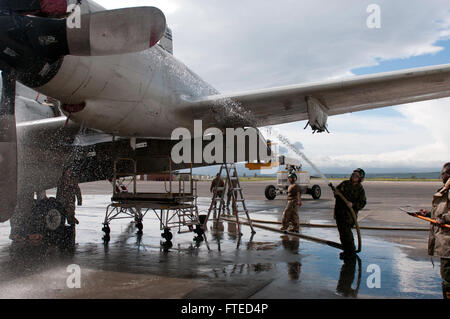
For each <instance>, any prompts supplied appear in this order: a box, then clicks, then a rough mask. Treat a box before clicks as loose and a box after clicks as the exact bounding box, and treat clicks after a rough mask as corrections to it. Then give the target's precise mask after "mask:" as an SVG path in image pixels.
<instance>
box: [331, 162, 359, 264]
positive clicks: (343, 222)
mask: <svg viewBox="0 0 450 319" xmlns="http://www.w3.org/2000/svg"><path fill="white" fill-rule="evenodd" d="M365 175H366V174H365V172H364V171H363V170H362V169H360V168H358V169H356V170H355V171H353V173H352V175H351V176H350V179H348V180H346V181H343V182H342V183H340V184H339V185H338V186H337V187H336V189H337V190H338V191H340V192H341V194H342V195H343V196H344V197H345V198H346V199H347V200H348V201H349V202H350V203H351V205H352V208H353V210H354V211H355V214H356V217H358V212H359V211H360V210H361V209H363V208H364V206H366V193H365V191H364V187H363V186H362V182H363V181H364V177H365ZM335 197H336V205H335V207H334V218H335V219H336V225H337V228H338V231H339V237H340V239H341V244H342V246H343V250H344V251H343V252H342V253H341V254H340V257H341V259H349V258H354V257H355V256H356V248H355V240H354V238H353V232H352V228H353V226H355V221H354V220H353V218H352V215H351V211H350V209H349V208H348V206H347V204H346V203H345V202H344V201H343V200H342V199H341V198H340V197H339V196H337V195H335Z"/></svg>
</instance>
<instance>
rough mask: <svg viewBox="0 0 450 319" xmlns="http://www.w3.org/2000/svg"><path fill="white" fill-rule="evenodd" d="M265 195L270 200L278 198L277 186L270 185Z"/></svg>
mask: <svg viewBox="0 0 450 319" xmlns="http://www.w3.org/2000/svg"><path fill="white" fill-rule="evenodd" d="M264 194H265V195H266V198H267V199H268V200H274V199H275V197H277V189H276V188H275V186H273V185H269V186H267V187H266V190H265V192H264Z"/></svg>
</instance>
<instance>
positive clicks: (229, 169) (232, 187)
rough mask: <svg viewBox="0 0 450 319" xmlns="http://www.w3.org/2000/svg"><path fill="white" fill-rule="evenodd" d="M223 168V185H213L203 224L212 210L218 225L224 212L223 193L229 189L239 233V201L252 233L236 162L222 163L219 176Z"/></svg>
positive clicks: (253, 232)
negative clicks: (224, 174) (211, 196)
mask: <svg viewBox="0 0 450 319" xmlns="http://www.w3.org/2000/svg"><path fill="white" fill-rule="evenodd" d="M223 170H225V172H226V177H225V183H224V186H223V187H219V183H217V184H216V186H215V187H214V191H213V198H212V200H211V205H210V207H209V210H208V215H207V217H206V220H205V224H204V226H205V225H206V223H207V222H208V220H209V217H210V215H211V212H212V211H214V218H215V219H216V225H217V226H218V224H219V223H218V222H219V221H220V217H221V215H223V214H224V212H225V200H224V197H225V193H226V192H227V191H230V192H231V199H232V206H233V213H234V215H235V217H236V224H237V226H238V233H239V235H242V233H241V223H240V221H239V206H238V204H239V203H241V204H242V209H243V211H244V212H245V215H246V216H247V220H248V223H249V225H250V228H251V230H252V234H255V233H256V232H255V230H254V229H253V225H252V221H251V219H250V216H249V214H248V209H247V205H246V204H245V199H244V195H243V193H242V187H241V183H240V181H239V176H238V174H237V169H236V164H229V163H225V164H222V165H221V166H220V170H219V176H222V172H223ZM233 181H235V183H233ZM220 191H222V192H220ZM218 192H220V194H218ZM217 202H220V204H219V209H218V210H217Z"/></svg>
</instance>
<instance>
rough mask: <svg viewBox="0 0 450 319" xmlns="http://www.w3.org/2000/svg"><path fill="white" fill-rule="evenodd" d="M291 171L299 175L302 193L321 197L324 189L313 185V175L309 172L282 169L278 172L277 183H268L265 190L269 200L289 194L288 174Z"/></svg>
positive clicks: (316, 197)
mask: <svg viewBox="0 0 450 319" xmlns="http://www.w3.org/2000/svg"><path fill="white" fill-rule="evenodd" d="M290 173H295V174H296V175H297V184H298V185H299V186H300V189H301V193H302V194H308V195H311V196H312V198H314V199H320V196H322V190H321V188H320V186H319V185H313V186H312V187H310V185H311V177H310V175H309V172H305V171H295V170H292V171H280V172H278V174H277V185H276V186H275V185H268V186H267V187H266V190H265V195H266V198H267V199H268V200H274V199H275V197H277V195H284V194H287V190H288V187H289V180H288V176H289V174H290Z"/></svg>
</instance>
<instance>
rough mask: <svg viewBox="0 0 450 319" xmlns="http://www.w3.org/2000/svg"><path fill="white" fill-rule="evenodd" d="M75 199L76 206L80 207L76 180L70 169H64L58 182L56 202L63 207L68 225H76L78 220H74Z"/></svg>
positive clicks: (79, 191)
mask: <svg viewBox="0 0 450 319" xmlns="http://www.w3.org/2000/svg"><path fill="white" fill-rule="evenodd" d="M75 199H76V200H77V202H78V206H81V205H82V198H81V190H80V186H78V179H77V178H76V176H75V175H74V174H73V173H72V171H71V169H70V168H66V170H65V171H64V173H63V176H62V177H61V178H60V180H59V181H58V188H57V191H56V200H57V201H59V202H60V203H61V204H62V205H63V207H64V209H65V211H66V215H67V222H68V223H69V224H70V225H75V224H78V220H77V219H76V218H75Z"/></svg>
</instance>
